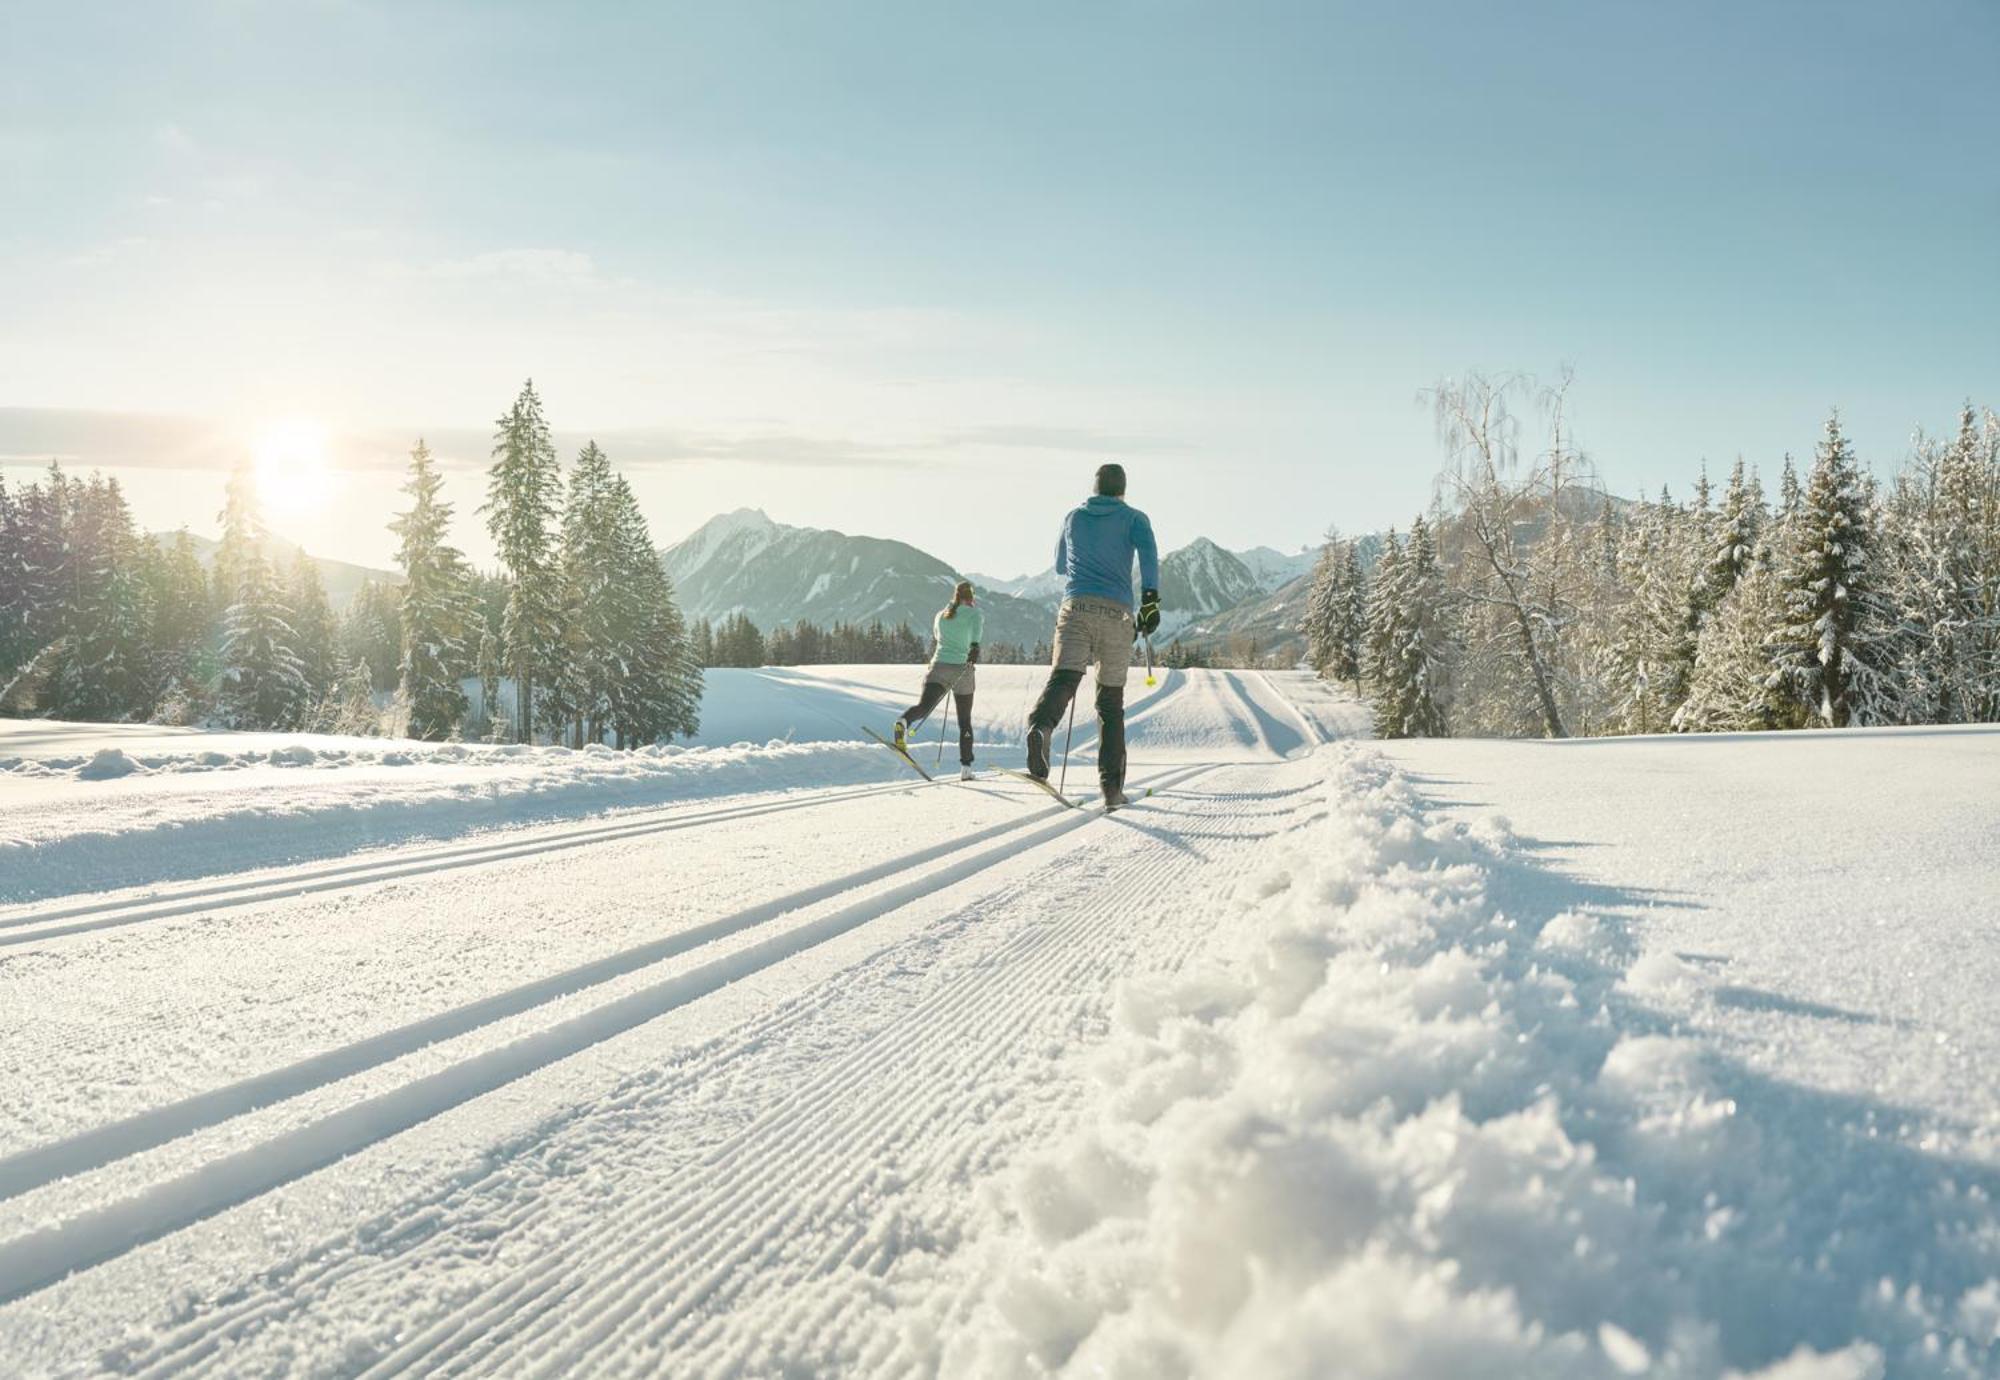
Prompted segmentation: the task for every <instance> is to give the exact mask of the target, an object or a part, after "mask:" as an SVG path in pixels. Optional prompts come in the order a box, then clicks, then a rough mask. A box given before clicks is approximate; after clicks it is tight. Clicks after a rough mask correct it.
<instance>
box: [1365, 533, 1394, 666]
mask: <svg viewBox="0 0 2000 1380" xmlns="http://www.w3.org/2000/svg"><path fill="white" fill-rule="evenodd" d="M1402 582H1403V544H1402V539H1401V538H1400V537H1398V536H1397V535H1396V529H1395V528H1393V527H1391V528H1390V529H1389V531H1388V535H1387V536H1385V537H1384V538H1383V541H1382V554H1381V555H1380V556H1378V557H1376V559H1375V578H1374V579H1373V580H1372V581H1371V582H1370V583H1369V586H1368V635H1367V637H1366V639H1365V640H1364V642H1363V644H1362V660H1363V663H1364V664H1363V667H1362V673H1363V674H1364V675H1366V676H1367V678H1368V679H1369V681H1370V682H1372V683H1373V684H1374V685H1376V686H1380V685H1381V684H1383V682H1384V680H1385V678H1386V677H1387V676H1388V674H1389V657H1390V649H1391V647H1392V646H1393V645H1394V643H1395V635H1396V620H1397V616H1398V615H1397V601H1398V600H1399V599H1401V597H1402V587H1403V586H1402Z"/></svg>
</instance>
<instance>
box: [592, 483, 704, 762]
mask: <svg viewBox="0 0 2000 1380" xmlns="http://www.w3.org/2000/svg"><path fill="white" fill-rule="evenodd" d="M612 499H613V504H614V508H615V512H616V528H617V533H618V552H619V569H620V581H621V583H624V584H627V585H628V586H629V587H630V588H631V590H632V591H633V594H634V595H635V599H634V604H633V610H632V611H633V614H634V616H635V617H636V618H637V620H638V621H637V627H636V630H635V636H634V640H633V644H632V649H633V659H632V663H631V666H630V669H629V674H628V675H627V676H625V677H624V678H623V679H622V680H620V681H617V682H615V683H614V688H613V692H612V706H611V727H612V730H613V732H614V733H615V734H616V735H617V739H618V743H619V746H621V747H638V746H642V745H644V744H646V743H651V742H655V741H657V740H659V739H661V738H666V737H671V736H673V735H674V734H677V733H678V734H682V735H687V736H692V735H693V734H694V733H695V732H696V731H697V730H698V729H699V728H700V727H701V688H702V675H701V667H700V665H699V664H697V663H696V661H695V659H694V655H693V648H692V646H691V645H690V642H689V639H688V635H687V625H686V624H685V622H683V620H682V618H681V611H680V607H679V605H678V604H677V603H676V602H675V599H674V587H673V581H672V580H671V579H669V578H668V575H667V569H666V563H665V562H664V561H663V560H662V559H661V557H660V553H659V551H658V549H657V548H655V547H654V545H653V538H652V534H651V533H650V532H649V531H648V529H647V526H646V520H645V518H644V516H643V515H641V513H640V512H639V504H638V501H637V500H636V499H635V498H634V497H633V494H632V490H631V488H630V486H629V485H627V484H626V482H625V480H624V477H623V476H617V477H616V478H615V479H614V482H613V488H612Z"/></svg>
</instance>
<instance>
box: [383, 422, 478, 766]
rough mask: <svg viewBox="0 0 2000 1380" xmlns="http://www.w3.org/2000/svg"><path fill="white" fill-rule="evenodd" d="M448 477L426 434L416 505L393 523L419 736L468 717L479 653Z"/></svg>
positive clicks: (415, 454) (408, 488) (412, 723)
mask: <svg viewBox="0 0 2000 1380" xmlns="http://www.w3.org/2000/svg"><path fill="white" fill-rule="evenodd" d="M443 488H444V478H443V476H442V475H440V474H439V473H438V469H437V462H436V461H435V460H433V459H432V458H431V452H430V447H429V446H426V445H425V444H424V442H423V438H422V437H419V438H418V439H417V444H416V445H415V446H414V447H412V448H411V450H410V473H409V477H408V478H407V479H406V480H404V482H403V492H404V493H406V494H408V495H409V496H410V507H409V509H408V511H406V512H404V513H402V514H400V515H399V516H397V518H396V519H395V520H394V521H393V522H391V523H390V524H389V530H390V531H391V532H393V533H394V534H395V535H396V538H397V547H396V560H397V563H398V564H400V565H401V566H402V568H403V598H402V608H401V617H400V619H399V622H400V623H401V625H402V627H401V631H402V638H401V646H400V648H399V655H398V658H397V670H396V694H397V697H398V702H399V703H400V704H401V705H402V706H403V709H404V712H405V713H406V714H407V716H408V727H407V730H406V731H407V732H408V733H409V735H410V736H411V737H413V738H421V739H424V740H426V741H428V742H438V741H441V740H442V739H445V738H448V737H450V736H451V734H452V733H453V732H454V731H455V730H457V728H458V727H459V724H460V723H461V722H462V721H463V720H464V718H465V712H466V699H465V689H464V687H463V685H462V684H461V683H460V679H459V678H460V675H461V673H462V671H463V669H464V667H465V666H466V664H467V663H468V662H469V661H470V660H471V654H470V651H469V649H468V648H467V646H466V640H467V635H468V632H469V630H470V627H471V623H472V618H473V610H472V602H471V595H470V579H471V572H470V570H469V569H468V568H467V566H466V564H465V558H464V557H463V556H462V555H460V554H459V551H458V548H457V547H455V546H453V545H452V544H451V542H450V541H449V540H448V538H449V536H450V532H451V505H450V504H449V503H446V502H445V501H444V500H443V499H442V498H441V497H440V496H439V495H440V493H441V492H442V490H443Z"/></svg>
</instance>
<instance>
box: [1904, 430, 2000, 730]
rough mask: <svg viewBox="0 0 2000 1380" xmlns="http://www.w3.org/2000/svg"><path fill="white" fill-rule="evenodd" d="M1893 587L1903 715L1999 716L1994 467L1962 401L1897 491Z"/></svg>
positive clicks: (1999, 472) (1999, 481)
mask: <svg viewBox="0 0 2000 1380" xmlns="http://www.w3.org/2000/svg"><path fill="white" fill-rule="evenodd" d="M1897 496H1898V502H1897V506H1896V511H1897V512H1898V513H1899V514H1900V515H1901V517H1902V519H1903V521H1902V523H1901V530H1900V531H1899V532H1898V533H1896V537H1897V540H1895V541H1894V542H1893V543H1892V545H1893V548H1894V551H1893V555H1894V564H1895V566H1896V574H1895V577H1894V579H1893V581H1892V584H1893V587H1894V592H1895V602H1896V604H1897V606H1898V609H1899V611H1900V612H1901V614H1902V616H1903V619H1904V620H1905V624H1906V627H1907V634H1906V636H1907V644H1908V645H1907V660H1906V663H1905V665H1904V667H1903V668H1902V669H1903V674H1904V679H1905V682H1906V690H1907V692H1908V694H1909V698H1910V700H1911V704H1910V706H1909V712H1910V715H1911V717H1913V718H1917V719H1921V720H1927V721H1931V722H1937V723H1977V722H1984V721H1990V720H1992V719H1994V718H1995V717H2000V561H1996V554H2000V553H1996V552H1995V551H1994V549H1993V546H1992V532H1993V527H1994V523H1995V510H1996V507H2000V463H1996V462H1995V460H1994V458H1993V456H1992V454H1991V452H1990V451H1989V449H1988V447H1987V446H1986V444H1985V438H1984V437H1983V436H1982V434H1981V428H1980V426H1979V417H1978V415H1977V414H1976V413H1975V412H1974V411H1973V408H1972V406H1971V404H1970V403H1968V404H1967V405H1966V407H1965V409H1964V410H1963V411H1962V412H1961V413H1960V414H1959V428H1958V434H1957V436H1956V437H1954V438H1953V440H1952V441H1951V442H1950V443H1949V444H1947V445H1945V446H1944V447H1942V448H1939V447H1936V446H1932V445H1928V444H1925V445H1920V446H1919V448H1918V452H1917V455H1916V458H1915V463H1914V464H1913V466H1912V467H1911V471H1910V472H1908V473H1906V474H1905V476H1904V480H1903V482H1902V483H1901V484H1899V485H1898V490H1897Z"/></svg>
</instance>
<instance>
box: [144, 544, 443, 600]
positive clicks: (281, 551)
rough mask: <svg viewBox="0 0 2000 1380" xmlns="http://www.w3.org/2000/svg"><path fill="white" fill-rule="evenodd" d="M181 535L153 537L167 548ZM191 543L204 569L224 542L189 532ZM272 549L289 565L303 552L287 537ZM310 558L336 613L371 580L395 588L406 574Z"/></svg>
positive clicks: (213, 560)
mask: <svg viewBox="0 0 2000 1380" xmlns="http://www.w3.org/2000/svg"><path fill="white" fill-rule="evenodd" d="M179 535H180V533H178V532H155V533H153V537H154V538H155V539H156V540H158V541H159V542H160V543H161V544H163V545H164V544H165V543H167V542H171V541H172V540H173V539H174V538H175V537H177V536H179ZM188 540H189V541H191V542H193V543H194V553H195V555H196V556H197V557H199V558H200V560H201V563H202V565H203V567H204V568H206V567H208V566H211V565H213V564H215V549H216V547H217V546H219V545H220V544H221V543H219V542H217V541H215V540H214V539H213V538H210V537H198V536H196V535H195V534H194V533H192V532H190V533H188ZM271 549H272V551H273V552H274V553H276V556H277V559H278V560H280V561H281V562H283V563H284V564H286V565H289V564H290V563H291V560H292V557H293V556H295V555H296V554H297V553H298V551H299V547H298V545H297V544H296V543H294V542H288V541H286V540H285V539H284V538H283V537H272V538H271ZM310 559H311V561H312V563H313V564H314V565H316V566H318V567H319V577H320V579H322V580H324V581H325V582H326V597H327V602H328V603H330V604H332V605H333V610H334V612H335V613H338V612H340V610H341V609H343V608H345V607H346V606H347V602H348V601H349V600H350V599H352V598H353V597H354V596H355V595H357V594H359V593H360V592H361V586H363V585H365V584H367V583H368V582H369V581H370V580H379V581H381V582H382V583H384V584H391V585H400V584H401V583H403V577H402V575H401V574H400V573H399V572H397V571H394V570H375V569H373V568H371V567H369V566H365V565H353V564H350V563H349V562H347V561H334V560H328V559H327V558H326V557H325V556H310Z"/></svg>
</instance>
